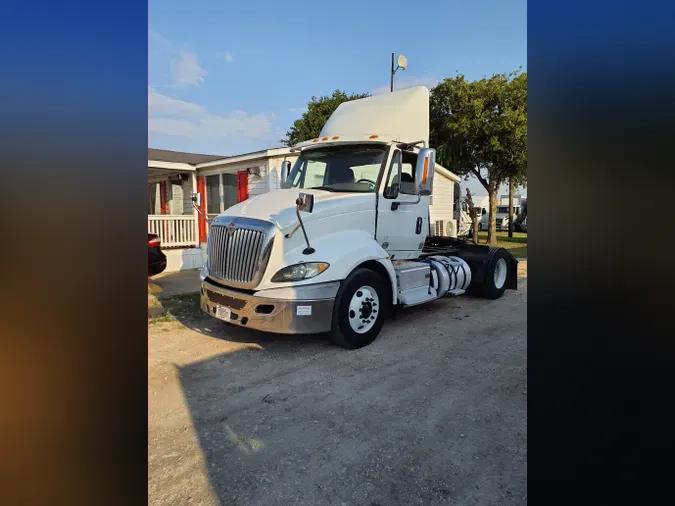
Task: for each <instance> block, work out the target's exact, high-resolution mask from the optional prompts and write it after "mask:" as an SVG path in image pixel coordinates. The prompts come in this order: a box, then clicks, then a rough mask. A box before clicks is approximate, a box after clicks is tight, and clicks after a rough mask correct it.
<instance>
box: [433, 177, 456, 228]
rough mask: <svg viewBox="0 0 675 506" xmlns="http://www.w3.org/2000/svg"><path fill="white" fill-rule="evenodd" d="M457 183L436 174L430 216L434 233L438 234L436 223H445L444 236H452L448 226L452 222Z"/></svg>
mask: <svg viewBox="0 0 675 506" xmlns="http://www.w3.org/2000/svg"><path fill="white" fill-rule="evenodd" d="M454 191H455V183H454V182H453V181H450V180H449V179H448V178H446V177H445V176H443V175H441V174H439V173H438V172H436V174H434V189H433V195H432V204H431V205H430V206H429V216H430V220H431V223H432V232H434V233H436V229H435V228H434V225H433V224H434V223H435V222H440V221H442V222H443V231H442V233H443V234H448V235H450V230H451V229H449V228H448V224H449V223H450V222H451V220H452V201H453V198H454Z"/></svg>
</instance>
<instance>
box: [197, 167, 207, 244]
mask: <svg viewBox="0 0 675 506" xmlns="http://www.w3.org/2000/svg"><path fill="white" fill-rule="evenodd" d="M197 193H199V194H200V195H201V199H200V200H201V202H200V204H199V210H200V211H201V212H202V214H203V215H204V216H206V178H205V177H204V176H199V177H198V178H197ZM197 215H198V218H197V223H198V224H199V242H206V221H205V220H204V218H202V216H201V214H199V213H198V214H197Z"/></svg>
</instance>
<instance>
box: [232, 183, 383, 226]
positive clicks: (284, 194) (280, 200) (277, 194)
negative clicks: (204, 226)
mask: <svg viewBox="0 0 675 506" xmlns="http://www.w3.org/2000/svg"><path fill="white" fill-rule="evenodd" d="M300 192H302V193H311V194H312V195H314V210H313V211H312V212H311V213H304V212H303V213H302V221H303V222H304V223H310V222H312V221H316V220H320V219H322V218H326V217H329V216H336V215H338V214H344V213H351V212H356V211H363V210H369V209H372V210H373V211H374V210H375V193H338V192H329V191H325V190H310V189H303V188H300V189H299V188H294V189H289V190H274V191H271V192H269V193H263V194H262V195H257V196H255V197H251V198H249V199H248V200H245V201H244V202H240V203H239V204H237V205H235V206H232V207H230V208H229V209H228V210H227V211H225V213H223V215H224V216H245V217H247V218H255V219H258V220H267V221H271V222H273V223H274V224H275V225H276V226H277V227H279V228H280V229H281V230H284V229H286V228H289V227H291V226H295V225H296V224H297V222H298V217H297V216H296V214H295V199H297V198H298V194H299V193H300Z"/></svg>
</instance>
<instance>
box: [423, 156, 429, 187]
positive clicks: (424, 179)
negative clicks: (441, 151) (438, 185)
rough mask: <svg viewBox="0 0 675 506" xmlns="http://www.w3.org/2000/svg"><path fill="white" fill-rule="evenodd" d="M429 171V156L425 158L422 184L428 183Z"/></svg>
mask: <svg viewBox="0 0 675 506" xmlns="http://www.w3.org/2000/svg"><path fill="white" fill-rule="evenodd" d="M428 173H429V157H428V156H427V157H425V158H424V172H423V173H422V184H427V174H428Z"/></svg>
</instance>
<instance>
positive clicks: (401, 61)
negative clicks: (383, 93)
mask: <svg viewBox="0 0 675 506" xmlns="http://www.w3.org/2000/svg"><path fill="white" fill-rule="evenodd" d="M406 68H408V59H407V58H406V57H405V56H403V55H402V54H400V55H398V62H397V65H396V68H394V53H391V90H390V91H394V74H396V71H397V70H398V69H401V70H405V69H406Z"/></svg>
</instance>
